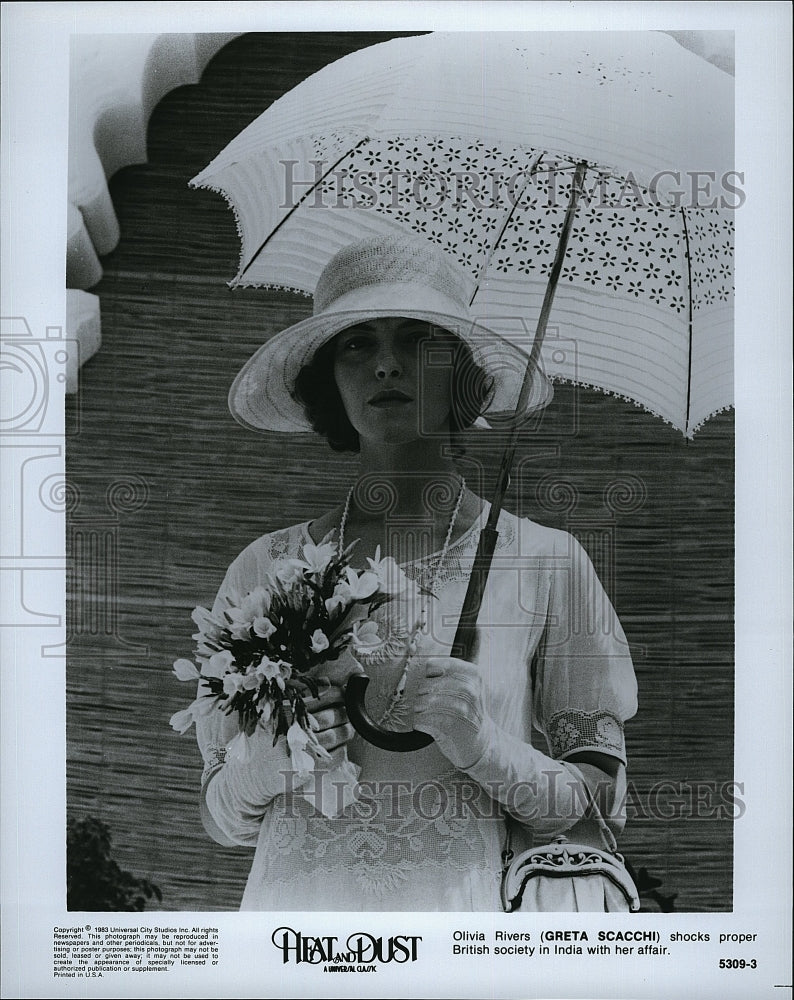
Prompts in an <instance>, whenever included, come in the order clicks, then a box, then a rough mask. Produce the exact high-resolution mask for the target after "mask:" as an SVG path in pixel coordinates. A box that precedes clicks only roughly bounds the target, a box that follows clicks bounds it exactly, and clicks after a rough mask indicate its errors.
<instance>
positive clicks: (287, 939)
mask: <svg viewBox="0 0 794 1000" xmlns="http://www.w3.org/2000/svg"><path fill="white" fill-rule="evenodd" d="M271 940H272V942H273V944H274V945H275V947H276V948H278V950H279V951H280V952H281V961H282V963H283V964H285V965H286V963H287V962H294V963H295V964H296V965H297V964H299V963H301V962H306V963H308V964H309V965H323V964H329V963H334V965H335V967H336V968H337V969H340V970H341V969H342V968H344V964H345V963H346V964H347V966H348V967H349V969H350V971H359V972H365V971H366V972H370V971H371V972H374V971H375V963H381V964H384V965H388V964H389V963H390V962H395V963H397V964H398V965H401V964H403V963H404V962H415V961H416V960H417V955H418V948H419V942H420V941H421V940H422V938H421V937H420V936H418V935H409V934H396V935H394V936H392V937H375V936H374V935H372V934H367V933H366V932H365V931H355V932H354V933H353V934H350V935H348V937H347V940H346V941H345V943H344V945H340V943H339V938H338V937H336V936H335V935H331V934H328V935H324V936H318V937H315V936H313V935H311V934H302V933H301V932H300V931H296V930H293V928H292V927H277V928H276V930H274V931H273V934H272V936H271ZM364 963H367V964H366V966H365V965H364Z"/></svg>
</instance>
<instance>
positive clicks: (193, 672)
mask: <svg viewBox="0 0 794 1000" xmlns="http://www.w3.org/2000/svg"><path fill="white" fill-rule="evenodd" d="M174 673H175V674H176V676H177V678H178V679H179V680H180V681H195V680H198V677H199V672H198V670H197V669H196V665H195V663H193V662H192V661H191V660H185V659H180V660H174Z"/></svg>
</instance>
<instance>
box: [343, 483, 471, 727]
mask: <svg viewBox="0 0 794 1000" xmlns="http://www.w3.org/2000/svg"><path fill="white" fill-rule="evenodd" d="M354 489H355V487H353V486H351V487H350V489H349V491H348V494H347V498H346V499H345V506H344V509H343V510H342V519H341V521H340V522H339V554H340V555H341V554H342V552H344V548H345V528H346V527H347V519H348V515H349V513H350V505H351V503H352V501H353V492H354ZM465 492H466V480H465V479H464V478H463V476H461V477H460V490H459V492H458V498H457V500H456V501H455V507H454V508H453V510H452V516H451V517H450V519H449V527H448V528H447V534H446V537H445V538H444V544H443V546H442V548H441V552H440V553H439V556H438V559H437V560H436V564H435V566H434V567H433V575H432V577H431V580H430V586H429V587H427V588H424V589H423V590H422V596H421V600H420V604H419V616H418V618H417V620H416V622H415V623H414V626H413V628H412V629H411V632H410V633H409V636H408V638H407V641H406V651H407V654H408V656H407V658H406V661H405V667H404V668H403V672H402V674H401V676H400V679H399V681H398V682H397V687H396V688H395V690H394V694H393V695H392V697H391V700H390V701H389V704H388V706H387V707H386V711H385V712H384V713H383V715H382V716H381V717H380V719H379V720H378V723H379V725H385V724H386V723H388V722H398V723H400V722H402V721H403V720H402V719H401V718H400V714H399V713H400V708H401V706H402V699H403V695H404V694H405V686H406V684H407V682H408V673H409V671H410V669H411V666H412V664H413V659H414V656H415V655H416V650H417V649H418V647H419V641H420V638H421V636H422V635H423V634H424V633H425V632H426V631H427V612H428V608H429V606H430V598H431V597H435V596H436V589H437V587H438V581H439V578H440V576H441V570H442V568H443V566H444V561H445V560H446V557H447V553H448V552H449V546H450V542H451V541H452V532H453V531H454V530H455V524H456V522H457V520H458V514H459V512H460V506H461V504H462V503H463V494H464V493H465Z"/></svg>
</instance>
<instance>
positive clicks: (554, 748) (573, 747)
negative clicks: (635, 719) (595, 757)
mask: <svg viewBox="0 0 794 1000" xmlns="http://www.w3.org/2000/svg"><path fill="white" fill-rule="evenodd" d="M546 739H547V740H548V743H549V750H550V752H551V756H552V757H554V758H555V759H556V760H565V758H566V757H570V756H571V754H574V753H577V752H579V751H580V750H595V751H597V752H599V753H605V754H609V756H610V757H617V759H618V760H619V761H621V763H623V764H625V763H626V748H625V744H624V740H623V723H622V722H621V721H620V719H619V718H618V717H617V716H615V715H613V714H612V713H611V712H605V711H603V710H602V711H598V712H579V711H576V710H573V709H568V710H567V711H564V712H557V713H556V714H555V715H553V716H552V717H551V718H550V719H549V721H548V722H547V724H546Z"/></svg>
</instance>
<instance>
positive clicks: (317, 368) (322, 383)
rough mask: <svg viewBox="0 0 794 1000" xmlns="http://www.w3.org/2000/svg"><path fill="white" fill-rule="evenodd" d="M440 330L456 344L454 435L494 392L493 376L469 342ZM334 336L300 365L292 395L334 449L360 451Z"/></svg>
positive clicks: (467, 423)
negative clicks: (338, 374)
mask: <svg viewBox="0 0 794 1000" xmlns="http://www.w3.org/2000/svg"><path fill="white" fill-rule="evenodd" d="M438 332H439V333H442V334H443V335H444V337H445V338H450V339H451V341H452V343H453V347H454V356H453V359H452V392H451V395H452V412H451V413H450V433H451V435H452V436H453V437H454V435H455V434H458V433H460V432H461V431H465V430H467V429H468V428H469V427H471V425H472V424H473V423H474V421H475V420H476V419H477V417H479V416H480V414H481V413H482V412H483V410H485V409H486V407H487V406H488V403H489V402H490V401H491V398H492V395H493V377H492V376H491V375H488V373H487V372H486V371H485V370H484V369H483V368H481V367H480V366H479V365H478V364H477V363H476V362H475V360H474V358H473V357H472V353H471V348H470V347H469V345H468V344H466V343H465V342H464V341H462V340H461V339H460V338H459V337H456V336H455V335H454V334H452V333H449V332H447V331H446V330H441V331H438ZM431 336H432V334H431ZM335 340H336V338H333V339H332V340H329V341H328V343H327V344H323V346H322V347H320V348H319V349H318V350H317V351H316V353H315V355H314V357H313V358H312V360H311V361H310V362H309V363H308V364H307V365H304V366H303V367H302V368H301V370H300V371H299V372H298V377H297V378H296V379H295V389H294V392H293V395H294V397H295V399H296V400H297V401H298V402H299V403H300V404H301V405H302V406H303V409H304V411H305V413H306V417H307V419H308V421H309V423H310V424H311V425H312V429H313V430H315V431H316V432H317V433H318V434H320V435H322V436H323V437H324V438H325V439H326V440H327V441H328V444H329V445H330V446H331V448H333V450H334V451H353V452H357V451H359V449H360V443H359V438H358V431H357V430H356V429H355V427H353V425H352V424H351V423H350V421H349V420H348V417H347V413H346V412H345V407H344V404H343V402H342V397H341V396H340V395H339V389H338V388H337V385H336V380H335V379H334V359H335V355H336V345H335Z"/></svg>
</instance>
